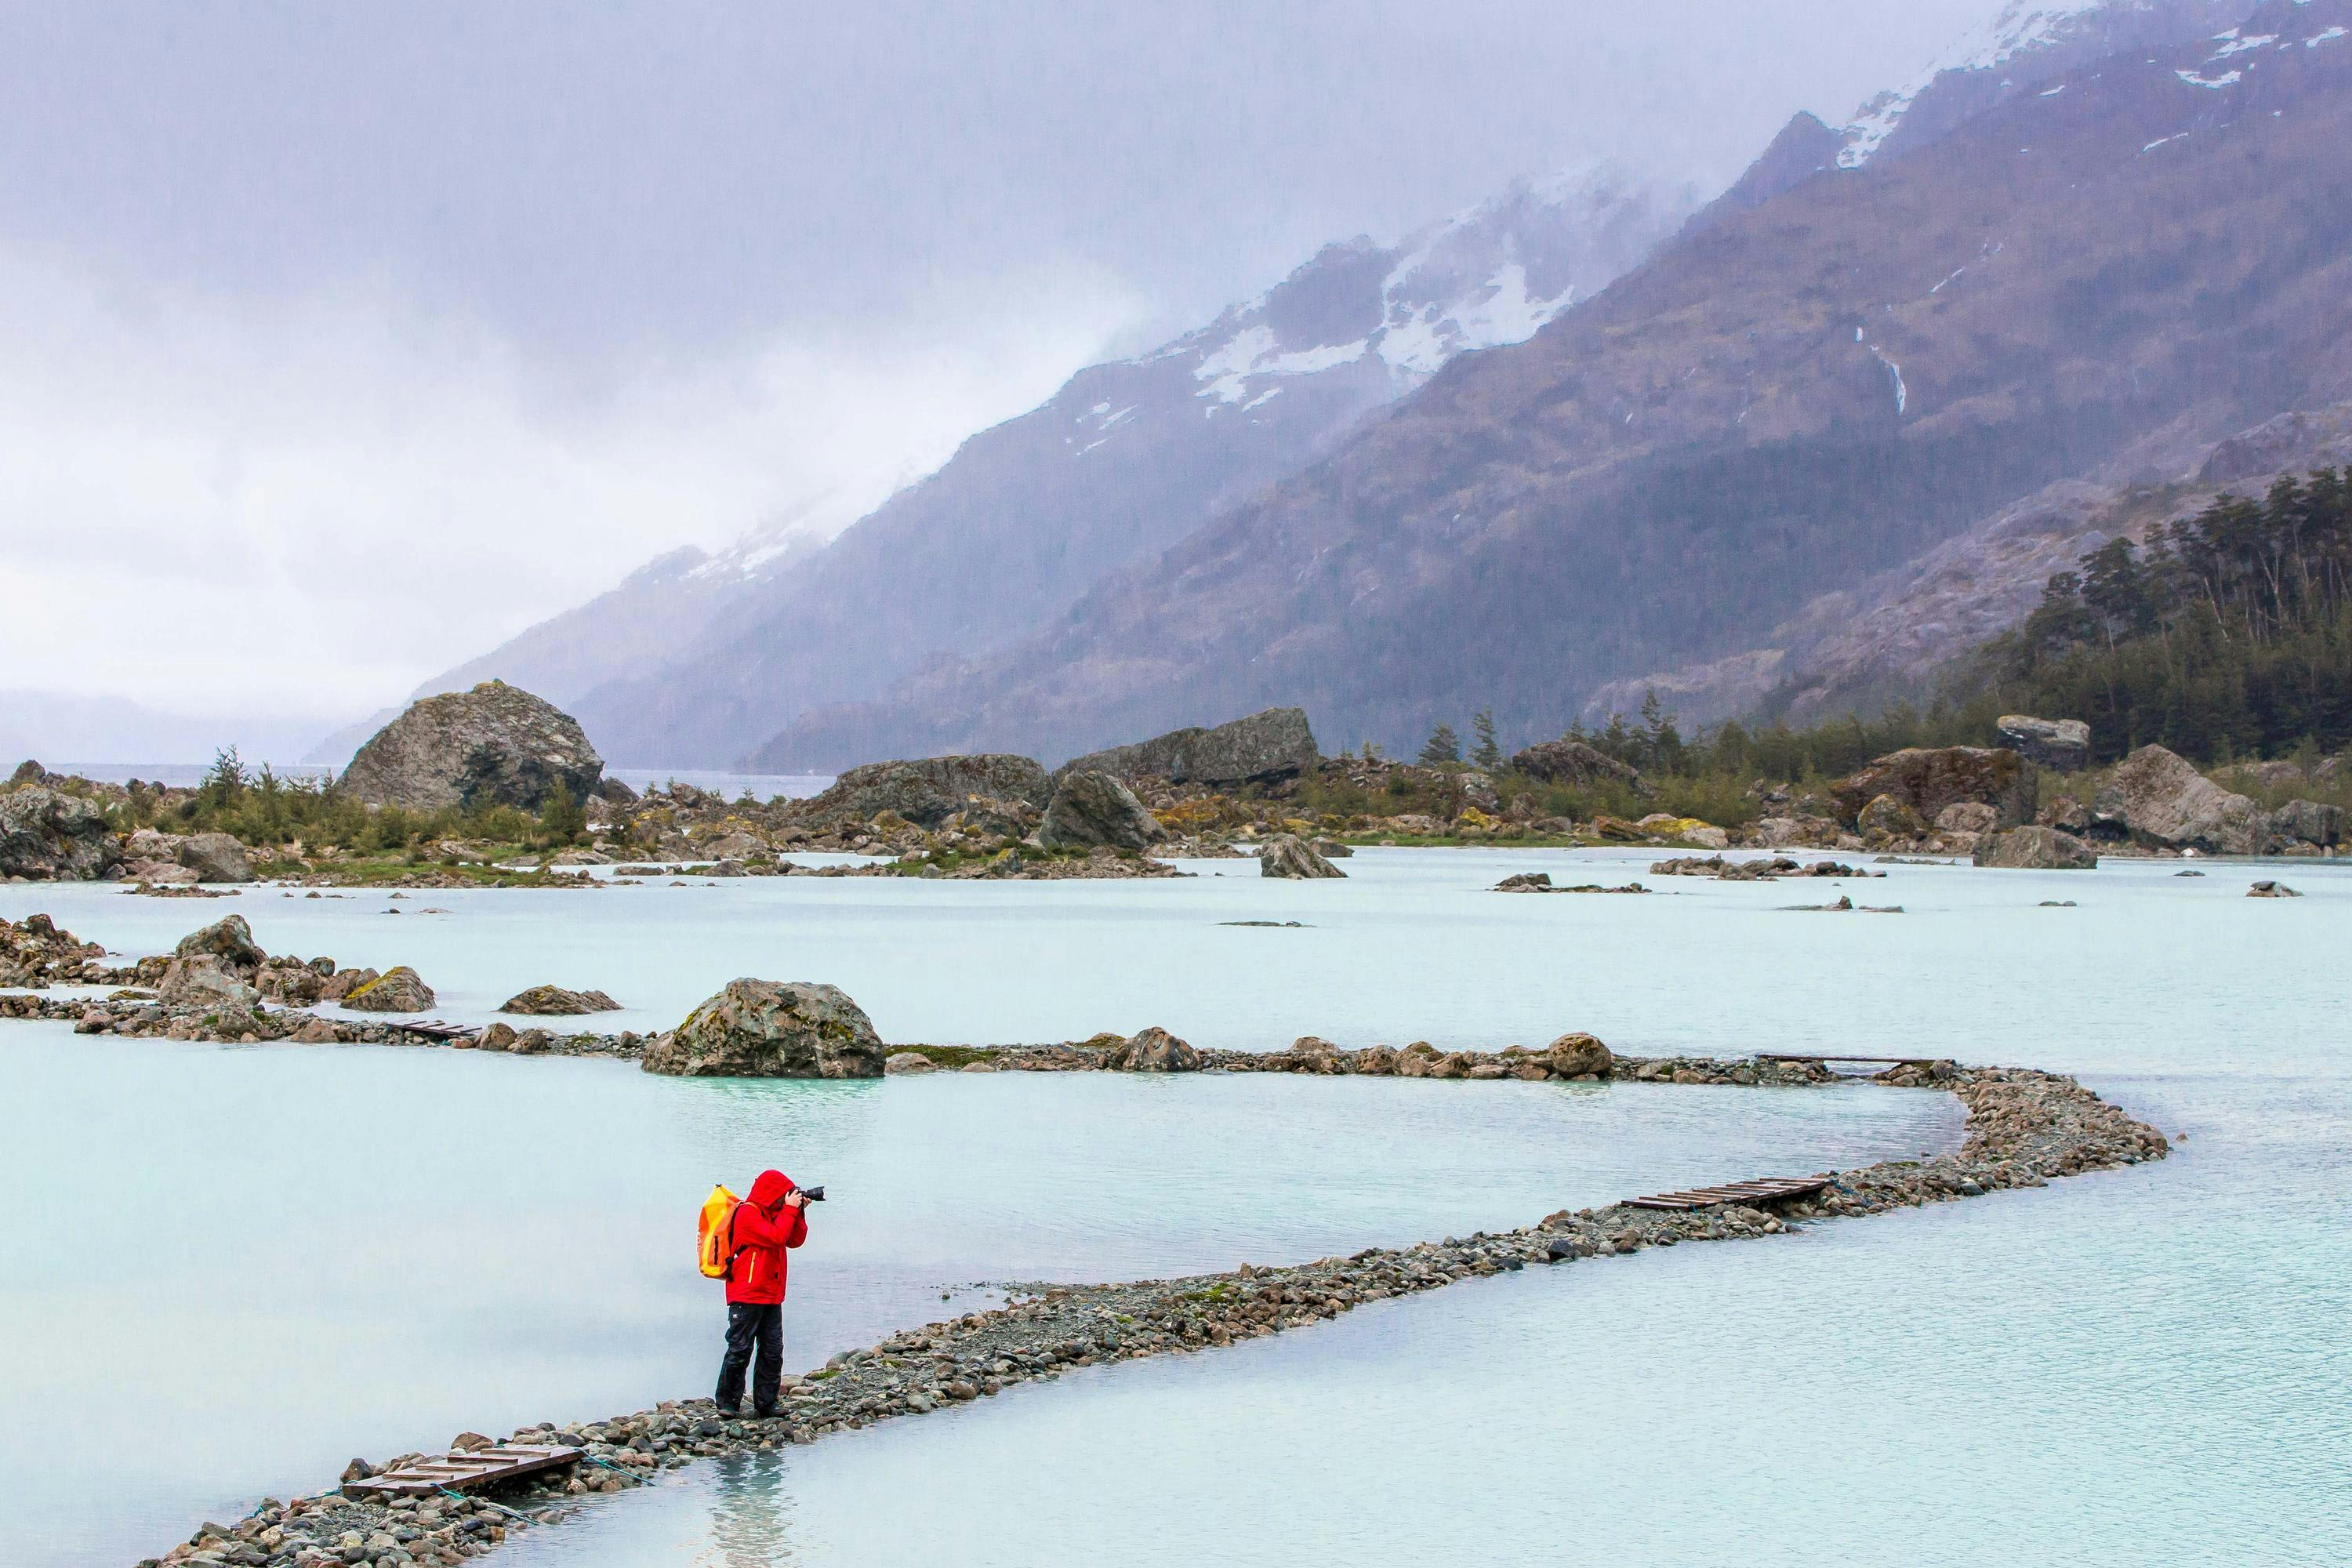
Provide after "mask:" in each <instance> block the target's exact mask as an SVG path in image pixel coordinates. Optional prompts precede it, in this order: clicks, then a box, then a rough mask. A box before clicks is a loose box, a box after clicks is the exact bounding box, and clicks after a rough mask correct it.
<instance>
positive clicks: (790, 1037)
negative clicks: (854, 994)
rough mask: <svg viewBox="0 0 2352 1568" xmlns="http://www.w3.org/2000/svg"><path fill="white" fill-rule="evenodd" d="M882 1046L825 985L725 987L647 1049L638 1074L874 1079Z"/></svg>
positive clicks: (852, 1007) (742, 983) (733, 983)
mask: <svg viewBox="0 0 2352 1568" xmlns="http://www.w3.org/2000/svg"><path fill="white" fill-rule="evenodd" d="M883 1058H884V1053H883V1049H882V1041H881V1039H880V1037H877V1035H876V1034H875V1033H874V1025H873V1023H872V1022H871V1021H870V1020H869V1019H868V1018H867V1017H866V1013H865V1010H864V1009H862V1008H860V1007H859V1006H858V1005H857V1004H856V1003H855V1002H853V1001H851V1000H850V999H849V998H848V996H847V995H845V994H843V993H842V992H841V991H839V990H837V989H835V987H833V986H831V985H821V984H813V983H811V982H808V981H804V980H796V981H790V982H782V983H780V982H777V981H773V980H730V981H729V982H728V983H727V989H726V990H724V991H721V992H720V993H719V994H718V995H716V996H713V997H711V998H710V1000H709V1001H708V1002H705V1003H704V1004H703V1005H701V1006H699V1007H697V1008H696V1009H695V1010H694V1012H693V1013H692V1014H691V1015H689V1016H688V1018H687V1020H686V1022H685V1023H683V1024H680V1025H679V1026H677V1028H676V1029H674V1030H672V1031H670V1032H669V1033H668V1034H667V1035H663V1036H660V1037H657V1038H656V1040H655V1041H654V1043H653V1044H652V1045H651V1046H649V1047H646V1055H645V1069H646V1071H647V1072H656V1073H666V1074H668V1075H670V1076H672V1077H677V1078H880V1077H881V1076H882V1071H883Z"/></svg>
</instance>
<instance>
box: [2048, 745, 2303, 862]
mask: <svg viewBox="0 0 2352 1568" xmlns="http://www.w3.org/2000/svg"><path fill="white" fill-rule="evenodd" d="M2091 816H2092V817H2093V819H2094V820H2095V822H2096V823H2098V824H2099V825H2100V826H2105V827H2110V828H2121V829H2122V830H2124V831H2125V832H2126V833H2128V834H2130V835H2131V837H2134V838H2136V839H2137V840H2139V841H2140V842H2141V843H2143V844H2147V845H2150V846H2153V847H2156V848H2159V849H2200V850H2203V851H2205V852H2206V853H2208V854H2212V855H2258V854H2260V853H2262V851H2263V847H2264V845H2265V844H2266V843H2267V841H2268V839H2269V837H2270V835H2269V833H2268V831H2267V824H2266V822H2265V820H2264V817H2263V811H2262V809H2261V808H2260V807H2258V806H2257V805H2254V803H2253V802H2252V801H2251V800H2248V799H2247V798H2246V797H2245V796H2244V795H2232V794H2231V793H2230V792H2229V791H2228V790H2225V789H2223V788H2222V787H2221V785H2220V784H2215V783H2214V782H2213V781H2212V780H2210V779H2209V778H2207V777H2206V776H2205V775H2204V774H2203V773H2199V772H2198V771H2197V770H2196V769H2195V768H2193V767H2191V766H2189V763H2188V762H2187V761H2186V760H2185V759H2183V758H2182V757H2180V756H2179V755H2178V754H2176V753H2175V752H2168V751H2167V750H2165V749H2164V748H2163V747H2162V746H2154V745H2149V746H2142V747H2141V748H2140V749H2139V750H2138V751H2137V752H2133V753H2132V754H2131V755H2130V756H2128V757H2126V758H2125V759H2124V760H2123V761H2122V762H2120V763H2116V771H2115V772H2114V773H2111V774H2109V775H2108V777H2107V782H2106V783H2105V784H2101V785H2100V786H2099V793H2098V795H2097V796H2096V797H2095V799H2094V800H2093V802H2092V804H2091Z"/></svg>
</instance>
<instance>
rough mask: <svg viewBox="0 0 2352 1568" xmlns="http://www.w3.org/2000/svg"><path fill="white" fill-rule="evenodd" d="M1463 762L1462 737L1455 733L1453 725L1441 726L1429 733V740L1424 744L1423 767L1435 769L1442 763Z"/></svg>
mask: <svg viewBox="0 0 2352 1568" xmlns="http://www.w3.org/2000/svg"><path fill="white" fill-rule="evenodd" d="M1461 760H1462V737H1461V736H1459V735H1456V734H1455V733H1454V726H1453V725H1451V724H1440V725H1439V726H1438V727H1437V728H1436V729H1434V730H1432V731H1430V732H1429V739H1428V740H1426V741H1424V742H1422V745H1421V761H1422V763H1423V766H1426V767H1435V766H1436V765H1437V764H1438V763H1458V762H1460V761H1461Z"/></svg>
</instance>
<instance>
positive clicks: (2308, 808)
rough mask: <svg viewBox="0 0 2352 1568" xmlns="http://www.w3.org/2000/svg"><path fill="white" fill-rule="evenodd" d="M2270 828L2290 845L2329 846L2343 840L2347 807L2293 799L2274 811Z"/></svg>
mask: <svg viewBox="0 0 2352 1568" xmlns="http://www.w3.org/2000/svg"><path fill="white" fill-rule="evenodd" d="M2270 829H2271V832H2272V833H2273V835H2274V836H2276V837H2279V838H2282V839H2284V840H2285V841H2286V842H2287V843H2289V844H2309V845H2313V846H2315V847H2318V848H2322V849H2326V848H2329V847H2333V846H2335V845H2337V844H2340V843H2342V842H2343V841H2344V808H2343V807H2342V806H2340V805H2322V804H2321V803H2320V802H2318V801H2315V800H2291V801H2288V802H2287V803H2286V804H2285V805H2283V806H2280V807H2279V808H2278V809H2277V810H2276V811H2273V812H2272V813H2271V818H2270Z"/></svg>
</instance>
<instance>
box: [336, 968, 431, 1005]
mask: <svg viewBox="0 0 2352 1568" xmlns="http://www.w3.org/2000/svg"><path fill="white" fill-rule="evenodd" d="M343 1005H344V1006H345V1007H348V1008H350V1009H352V1011H353V1012H358V1013H422V1012H423V1011H425V1008H427V1007H430V1006H431V1005H433V987H431V986H430V985H427V984H425V982H424V981H423V980H422V979H420V978H419V977H418V976H417V973H416V971H415V970H414V969H411V968H409V967H408V965H406V964H404V963H403V964H397V965H395V966H394V967H393V968H391V969H387V970H385V971H384V972H383V973H382V974H380V975H378V976H376V978H374V979H373V980H371V981H369V982H367V983H366V984H363V985H356V986H353V987H352V989H351V990H350V991H349V992H347V993H345V994H344V996H343Z"/></svg>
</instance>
